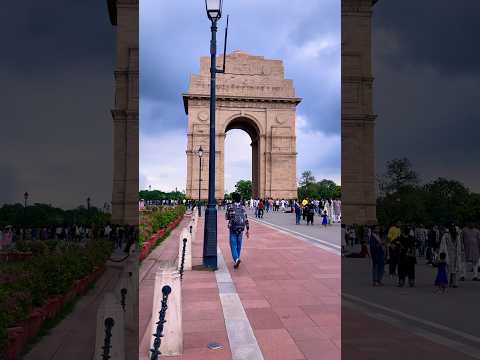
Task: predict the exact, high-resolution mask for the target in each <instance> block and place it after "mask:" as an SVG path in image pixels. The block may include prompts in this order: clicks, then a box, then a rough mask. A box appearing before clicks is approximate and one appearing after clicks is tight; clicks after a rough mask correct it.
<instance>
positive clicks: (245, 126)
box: [218, 116, 262, 198]
mask: <svg viewBox="0 0 480 360" xmlns="http://www.w3.org/2000/svg"><path fill="white" fill-rule="evenodd" d="M233 129H239V130H243V131H245V132H246V133H247V134H248V136H250V140H251V144H250V146H251V147H252V196H253V197H254V198H257V197H260V194H261V192H260V148H261V145H260V143H261V141H262V140H261V131H260V128H259V127H258V125H257V124H256V122H255V121H254V120H252V119H251V118H249V117H245V116H244V117H242V116H239V117H234V118H232V119H231V120H230V121H227V123H226V125H225V130H224V131H225V134H227V133H228V131H230V130H233ZM224 150H225V145H224V144H223V152H224ZM218 165H220V166H221V167H222V169H220V171H219V172H221V173H224V169H225V162H223V163H222V164H218Z"/></svg>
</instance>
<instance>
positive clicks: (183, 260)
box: [180, 238, 187, 280]
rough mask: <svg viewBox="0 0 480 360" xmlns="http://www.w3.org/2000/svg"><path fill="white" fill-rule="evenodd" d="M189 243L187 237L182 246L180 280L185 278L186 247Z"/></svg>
mask: <svg viewBox="0 0 480 360" xmlns="http://www.w3.org/2000/svg"><path fill="white" fill-rule="evenodd" d="M186 245H187V239H186V238H184V239H183V248H182V262H181V263H180V280H183V267H184V266H185V247H186Z"/></svg>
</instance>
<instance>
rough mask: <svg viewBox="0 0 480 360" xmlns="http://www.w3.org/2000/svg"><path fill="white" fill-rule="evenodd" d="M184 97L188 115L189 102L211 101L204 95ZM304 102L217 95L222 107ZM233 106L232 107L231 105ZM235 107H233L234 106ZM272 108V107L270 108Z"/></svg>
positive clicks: (293, 99)
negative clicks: (232, 103) (228, 103)
mask: <svg viewBox="0 0 480 360" xmlns="http://www.w3.org/2000/svg"><path fill="white" fill-rule="evenodd" d="M182 97H183V106H184V108H185V114H187V115H188V102H189V100H203V101H209V100H210V96H209V95H203V94H188V93H184V94H182ZM301 101H302V99H301V98H297V97H295V98H273V97H255V96H232V95H228V96H225V95H217V102H218V103H217V104H218V105H219V106H221V103H222V102H234V103H238V104H242V103H245V104H246V103H249V104H252V105H251V107H259V104H262V103H268V104H271V103H280V104H292V105H295V106H296V105H298V104H299V103H300V102H301ZM230 106H231V105H230ZM232 107H233V106H232ZM269 107H270V106H269Z"/></svg>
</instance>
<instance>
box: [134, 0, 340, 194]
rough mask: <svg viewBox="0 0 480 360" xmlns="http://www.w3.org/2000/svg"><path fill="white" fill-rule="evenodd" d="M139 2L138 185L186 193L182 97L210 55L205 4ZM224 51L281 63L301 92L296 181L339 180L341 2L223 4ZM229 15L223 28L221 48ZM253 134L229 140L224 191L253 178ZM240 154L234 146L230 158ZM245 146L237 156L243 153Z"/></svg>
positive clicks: (232, 136) (249, 1)
mask: <svg viewBox="0 0 480 360" xmlns="http://www.w3.org/2000/svg"><path fill="white" fill-rule="evenodd" d="M188 5H189V6H186V5H185V2H180V1H157V0H142V1H141V2H140V188H142V189H144V188H147V187H148V185H152V187H153V188H158V189H161V190H173V189H175V188H176V187H177V188H178V190H183V189H185V179H186V155H185V149H186V125H187V117H186V115H185V112H184V109H183V102H182V98H181V95H180V94H181V93H182V92H185V91H186V90H187V87H188V81H189V77H190V74H192V73H198V72H199V58H200V56H204V55H208V54H209V41H210V28H209V25H210V22H209V20H208V19H207V17H206V14H205V2H204V1H203V0H195V1H189V2H188ZM224 14H230V28H229V34H228V35H229V40H228V50H227V51H228V52H231V51H233V50H237V49H239V50H243V51H246V52H248V53H250V54H253V55H261V56H265V58H269V59H281V60H283V62H284V67H285V73H286V78H288V79H293V80H294V86H295V90H296V93H297V96H299V97H302V98H303V101H302V103H301V104H300V105H299V106H298V108H297V129H296V130H297V151H298V161H297V164H298V165H297V166H298V169H297V176H299V174H300V173H301V172H302V171H303V170H306V169H310V170H312V171H313V173H314V175H315V176H316V177H317V178H319V179H321V178H328V179H332V180H335V181H336V182H338V183H340V1H339V0H318V1H300V0H293V1H292V0H289V1H287V0H264V1H256V0H242V1H241V2H239V1H232V0H226V1H224ZM224 26H225V21H224V19H223V20H222V22H221V23H220V27H219V40H220V41H219V44H218V50H219V53H220V52H221V51H222V49H223V29H224ZM249 143H250V141H249V138H248V136H247V135H246V134H245V133H243V132H242V131H231V132H229V133H228V134H227V139H226V154H225V157H226V163H225V172H226V174H225V175H226V184H225V185H226V188H227V191H230V190H232V188H233V186H234V184H235V182H236V181H237V180H239V179H246V178H247V179H248V178H249V177H250V176H251V152H250V147H249ZM234 149H237V151H235V154H234ZM238 149H240V150H238Z"/></svg>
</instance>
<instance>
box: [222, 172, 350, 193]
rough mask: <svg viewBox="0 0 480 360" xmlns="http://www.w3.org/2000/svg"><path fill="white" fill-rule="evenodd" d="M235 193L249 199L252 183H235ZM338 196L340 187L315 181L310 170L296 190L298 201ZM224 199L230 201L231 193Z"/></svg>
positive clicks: (328, 182) (327, 181) (332, 183)
mask: <svg viewBox="0 0 480 360" xmlns="http://www.w3.org/2000/svg"><path fill="white" fill-rule="evenodd" d="M235 192H238V193H240V195H241V196H242V198H243V199H251V198H252V182H251V181H250V180H239V181H237V183H236V184H235ZM340 196H341V187H340V185H337V184H336V183H335V182H334V181H332V180H327V179H322V180H320V181H317V180H316V179H315V176H313V174H312V171H310V170H306V171H304V172H303V173H302V175H301V178H300V181H299V187H298V188H297V198H298V199H305V198H309V199H339V198H340ZM225 199H227V200H229V199H231V193H227V194H225ZM289 200H290V199H289Z"/></svg>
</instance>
